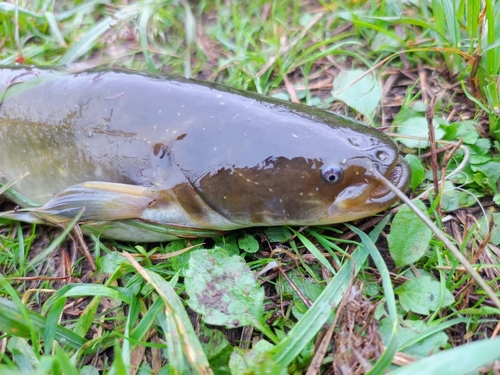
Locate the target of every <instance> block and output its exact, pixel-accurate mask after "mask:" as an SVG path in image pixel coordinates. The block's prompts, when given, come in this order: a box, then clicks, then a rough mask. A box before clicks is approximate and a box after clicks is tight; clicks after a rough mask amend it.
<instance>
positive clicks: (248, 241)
mask: <svg viewBox="0 0 500 375" xmlns="http://www.w3.org/2000/svg"><path fill="white" fill-rule="evenodd" d="M238 246H239V247H240V249H241V250H243V251H245V252H247V253H251V254H253V253H256V252H257V251H259V241H257V240H256V239H255V237H254V236H252V235H251V234H245V235H244V236H243V237H241V238H240V239H239V240H238Z"/></svg>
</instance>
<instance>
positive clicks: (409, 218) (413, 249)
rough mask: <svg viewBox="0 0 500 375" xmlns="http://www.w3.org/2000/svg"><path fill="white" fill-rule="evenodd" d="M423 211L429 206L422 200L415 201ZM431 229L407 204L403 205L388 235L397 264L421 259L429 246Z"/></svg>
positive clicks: (403, 264) (390, 250)
mask: <svg viewBox="0 0 500 375" xmlns="http://www.w3.org/2000/svg"><path fill="white" fill-rule="evenodd" d="M414 203H415V204H416V205H417V207H418V208H420V209H421V210H422V212H427V208H426V207H425V205H424V204H423V203H422V202H421V201H418V200H416V201H414ZM431 237H432V232H431V230H430V229H429V228H428V227H427V225H425V224H424V223H423V222H422V221H421V220H420V219H419V218H418V217H417V215H415V213H414V212H413V211H412V210H411V209H410V208H409V207H408V206H406V205H404V206H402V207H401V209H400V210H399V211H398V213H397V214H396V215H395V216H394V219H393V221H392V226H391V231H390V233H389V235H388V236H387V242H388V245H389V252H390V253H391V257H392V259H394V262H395V263H396V266H398V267H400V266H405V265H407V264H410V263H413V262H415V261H417V260H418V259H420V258H421V257H422V255H424V253H425V250H427V247H428V246H429V243H430V240H431Z"/></svg>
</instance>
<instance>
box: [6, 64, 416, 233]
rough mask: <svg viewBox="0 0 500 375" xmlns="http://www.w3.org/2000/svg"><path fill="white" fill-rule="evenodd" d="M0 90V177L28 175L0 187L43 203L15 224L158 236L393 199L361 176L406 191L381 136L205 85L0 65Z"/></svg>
mask: <svg viewBox="0 0 500 375" xmlns="http://www.w3.org/2000/svg"><path fill="white" fill-rule="evenodd" d="M0 95H1V96H0V98H1V104H0V145H1V147H0V172H1V174H2V175H3V182H4V183H5V182H7V183H8V182H11V181H14V180H16V179H17V178H19V177H20V176H21V175H24V174H26V173H28V174H27V176H26V177H24V178H22V179H21V180H20V181H18V182H17V183H16V184H14V186H13V187H12V189H13V190H15V191H16V192H18V193H19V194H21V195H23V196H25V197H27V198H29V199H30V200H31V201H33V202H34V203H36V204H37V205H39V206H41V207H38V208H36V209H34V211H33V212H28V213H17V215H16V214H10V216H9V217H13V218H17V219H19V220H23V221H30V222H47V223H51V224H57V223H60V222H67V221H70V220H71V219H72V218H73V217H75V215H76V214H78V212H79V211H80V210H81V208H82V207H85V211H84V213H83V214H82V217H81V219H80V220H81V222H82V223H84V224H85V225H86V226H87V227H88V228H94V229H95V230H96V231H98V232H102V234H103V236H105V237H111V238H117V239H122V240H132V241H133V240H137V241H161V240H169V239H172V238H175V237H183V236H186V237H197V236H205V235H207V233H208V235H210V233H212V232H211V231H213V233H214V234H215V233H219V232H221V231H227V230H232V229H237V228H243V227H252V226H269V225H317V224H332V223H338V222H345V221H350V220H354V219H358V218H362V217H367V216H371V215H373V214H375V213H377V212H380V211H382V210H384V209H386V208H388V207H389V206H391V205H392V204H393V203H394V202H396V201H397V198H396V197H395V195H394V194H393V193H392V192H390V191H388V190H387V189H386V188H384V187H381V185H380V183H379V182H378V181H377V180H376V179H375V178H374V177H373V175H372V174H371V172H370V171H371V170H373V168H377V169H378V170H379V171H380V173H382V174H384V175H385V176H387V177H388V178H389V179H390V180H391V181H392V182H393V183H394V184H395V185H396V186H398V187H399V188H401V189H406V188H407V187H408V183H409V168H408V165H407V164H406V162H405V161H404V159H402V158H401V157H400V156H399V154H398V149H397V146H396V145H395V144H394V142H393V141H392V140H391V139H390V138H389V137H388V136H387V135H385V134H383V133H381V132H379V131H377V130H375V129H372V128H369V127H366V126H364V125H362V124H360V123H358V122H356V121H354V120H351V119H348V118H345V117H342V116H338V115H335V114H333V113H330V112H327V111H323V110H320V109H317V108H312V107H308V106H304V105H298V104H294V103H289V102H284V101H280V100H277V99H273V98H270V97H267V96H262V95H258V94H255V93H251V92H246V91H241V90H236V89H233V88H230V87H227V86H222V85H218V84H214V83H208V82H200V81H196V80H187V79H182V78H172V77H166V76H161V75H146V74H141V73H132V72H124V71H112V70H104V71H83V72H79V73H69V72H67V71H62V70H54V69H47V68H43V69H42V68H22V67H20V68H2V69H0ZM328 178H333V179H335V181H329V180H328ZM19 203H21V202H19ZM146 227H147V228H146ZM151 228H153V229H151ZM154 228H156V229H157V230H156V229H154ZM163 228H167V229H166V230H164V229H163ZM168 228H170V229H171V230H169V229H168ZM172 233H175V234H173V235H172Z"/></svg>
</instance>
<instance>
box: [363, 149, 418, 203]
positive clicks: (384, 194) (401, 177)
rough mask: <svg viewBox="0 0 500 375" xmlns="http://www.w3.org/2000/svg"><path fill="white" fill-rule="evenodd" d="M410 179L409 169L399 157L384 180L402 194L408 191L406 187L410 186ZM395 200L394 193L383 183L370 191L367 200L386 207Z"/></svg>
mask: <svg viewBox="0 0 500 375" xmlns="http://www.w3.org/2000/svg"><path fill="white" fill-rule="evenodd" d="M410 177H411V173H410V167H409V165H408V163H407V162H406V160H405V159H404V158H403V157H401V156H399V159H398V162H397V163H396V165H395V166H394V167H393V168H392V169H391V170H390V171H389V173H388V174H387V175H386V176H385V178H387V179H388V180H389V181H390V182H391V183H392V184H393V185H394V186H396V187H397V188H398V189H399V190H401V191H403V192H404V191H405V190H406V189H408V186H409V185H410ZM396 200H397V197H396V195H395V194H394V192H393V191H392V190H391V189H389V187H387V186H386V185H384V184H383V183H380V184H379V185H378V186H377V187H376V188H375V189H374V190H372V191H371V193H370V198H369V202H370V203H379V204H383V203H386V204H388V205H390V204H392V203H394V201H396Z"/></svg>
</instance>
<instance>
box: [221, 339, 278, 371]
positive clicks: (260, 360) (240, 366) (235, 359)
mask: <svg viewBox="0 0 500 375" xmlns="http://www.w3.org/2000/svg"><path fill="white" fill-rule="evenodd" d="M272 348H273V345H272V344H270V343H269V342H267V341H265V340H260V341H259V342H258V343H257V344H255V345H254V347H253V348H252V350H250V351H248V352H245V351H244V350H242V349H239V348H235V350H234V351H233V353H232V354H231V359H230V360H229V368H230V369H231V374H232V375H246V374H252V375H267V374H273V375H274V374H276V375H286V374H288V372H287V370H286V367H285V366H283V365H280V364H278V363H277V362H276V361H275V360H274V359H273V358H272V357H271V356H270V355H269V353H267V352H268V351H269V350H271V349H272Z"/></svg>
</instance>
